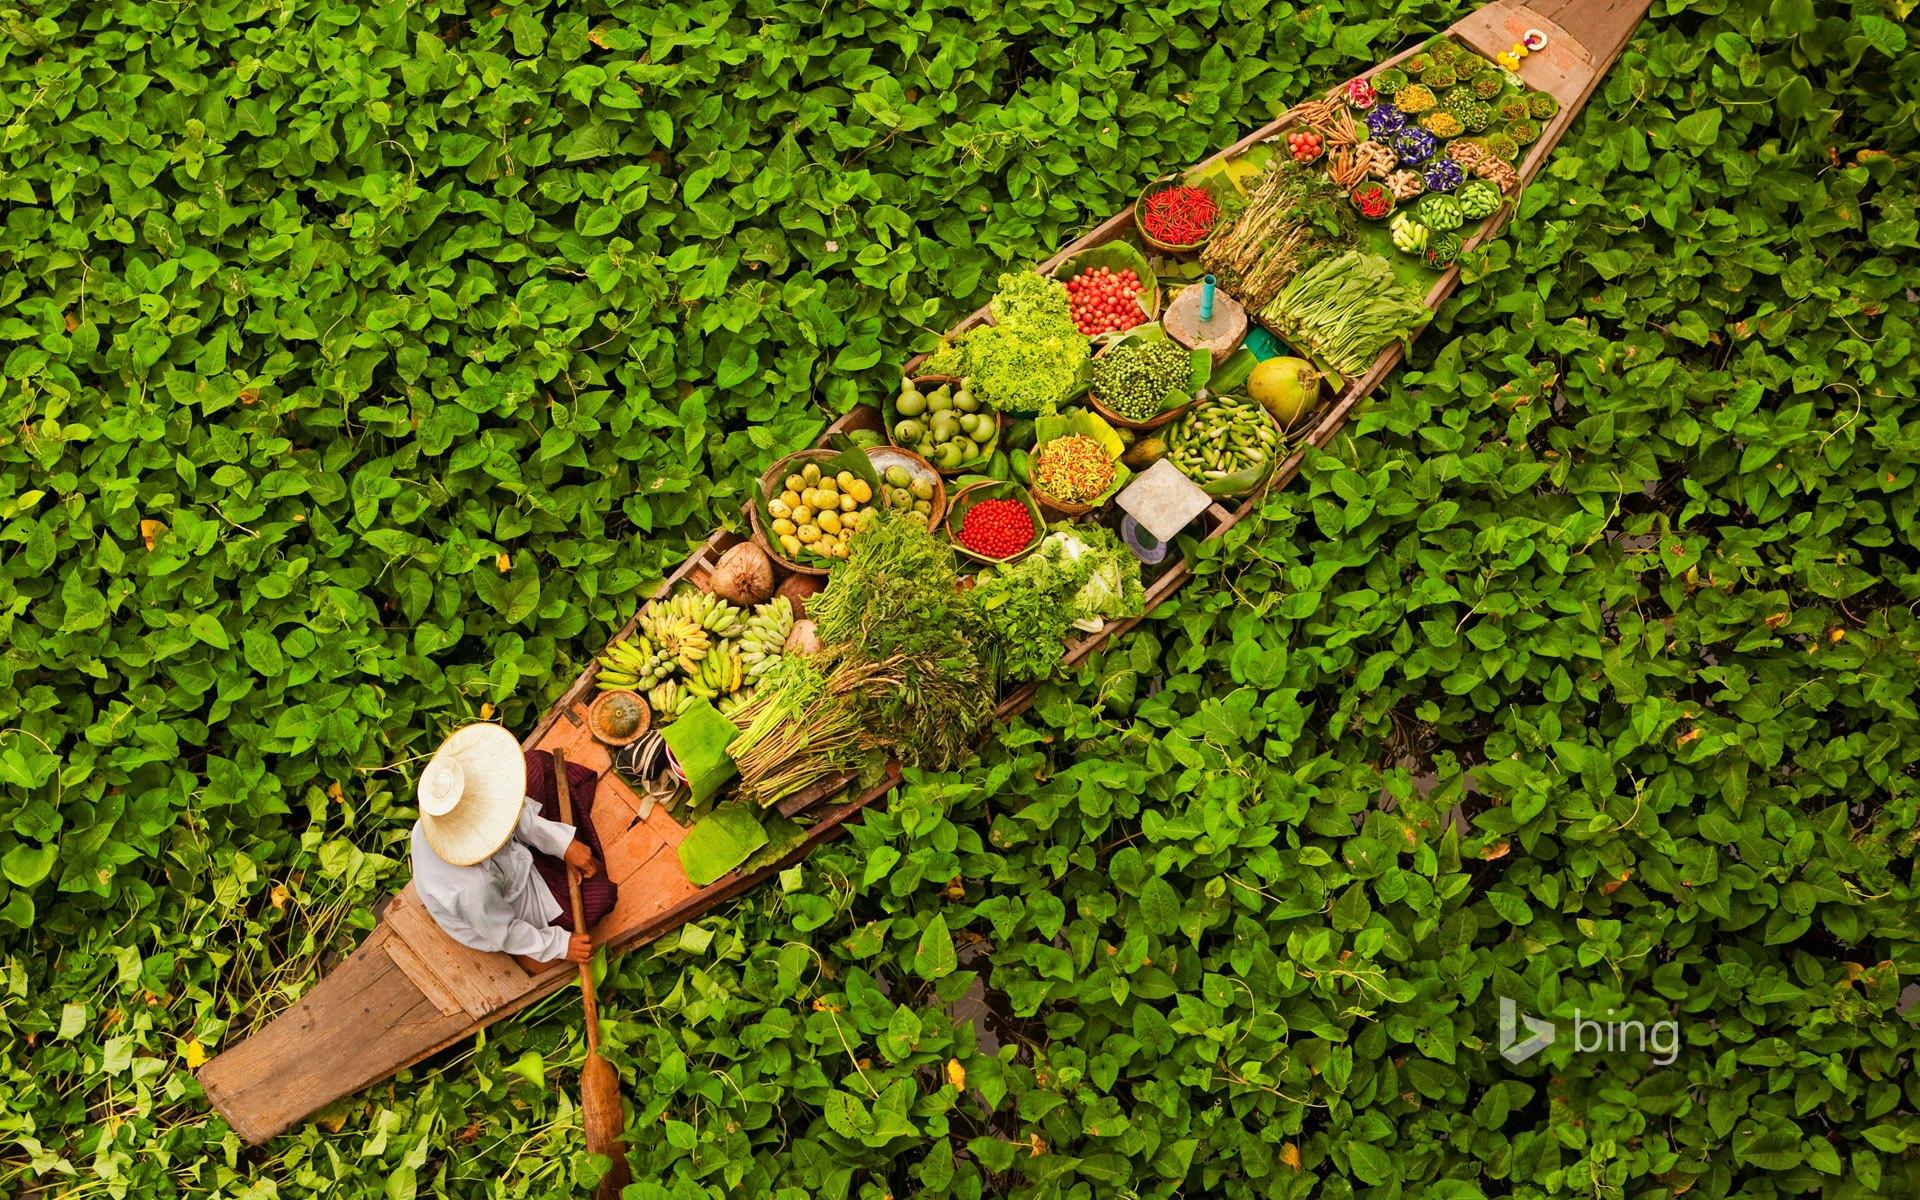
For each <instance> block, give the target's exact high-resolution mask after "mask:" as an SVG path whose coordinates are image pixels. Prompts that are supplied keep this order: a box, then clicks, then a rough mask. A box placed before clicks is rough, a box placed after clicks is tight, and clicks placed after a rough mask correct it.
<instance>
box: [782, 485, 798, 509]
mask: <svg viewBox="0 0 1920 1200" xmlns="http://www.w3.org/2000/svg"><path fill="white" fill-rule="evenodd" d="M780 501H781V503H783V504H785V505H786V506H787V507H788V508H798V507H800V493H799V491H797V490H796V489H794V488H788V489H787V490H786V491H784V492H781V493H780Z"/></svg>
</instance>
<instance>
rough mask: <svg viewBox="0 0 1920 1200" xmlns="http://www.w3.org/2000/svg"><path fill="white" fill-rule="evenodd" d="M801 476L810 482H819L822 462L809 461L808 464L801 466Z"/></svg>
mask: <svg viewBox="0 0 1920 1200" xmlns="http://www.w3.org/2000/svg"><path fill="white" fill-rule="evenodd" d="M800 478H802V479H804V480H806V481H807V482H808V483H819V482H820V464H819V463H808V464H807V465H806V466H804V467H801V468H800Z"/></svg>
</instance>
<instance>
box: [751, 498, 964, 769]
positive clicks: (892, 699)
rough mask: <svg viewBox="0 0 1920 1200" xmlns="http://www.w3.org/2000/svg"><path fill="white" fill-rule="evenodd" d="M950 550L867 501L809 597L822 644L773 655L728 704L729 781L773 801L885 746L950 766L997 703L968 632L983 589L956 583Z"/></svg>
mask: <svg viewBox="0 0 1920 1200" xmlns="http://www.w3.org/2000/svg"><path fill="white" fill-rule="evenodd" d="M958 580H959V572H958V570H957V568H956V564H955V562H954V558H953V550H952V548H951V547H949V546H948V545H947V544H946V543H944V542H940V541H937V540H935V538H934V536H933V534H932V532H931V531H930V530H929V529H928V528H927V527H926V525H924V524H922V523H920V522H917V521H912V520H908V519H906V518H904V517H902V516H901V515H899V514H897V513H894V512H891V511H882V510H876V512H875V515H874V517H873V518H872V519H871V520H869V521H868V522H866V523H864V524H862V526H861V528H860V533H859V536H858V537H855V538H854V539H853V540H852V541H851V542H850V543H849V545H848V553H847V558H846V560H845V561H844V562H842V563H841V564H840V565H839V566H838V567H836V568H835V569H834V572H833V576H832V578H831V580H830V581H829V582H828V584H827V586H826V589H825V590H824V591H822V592H821V593H820V594H819V595H817V596H815V597H813V598H812V599H811V600H809V601H808V602H807V611H808V613H809V615H810V616H811V618H812V620H813V622H814V631H815V635H816V636H817V637H818V638H819V640H820V642H821V644H822V646H823V649H822V650H821V651H820V653H818V654H816V655H811V656H807V657H805V658H802V657H801V656H798V655H786V656H783V657H782V659H781V660H780V662H779V663H778V664H776V665H775V666H774V667H773V668H771V669H770V670H769V671H768V672H767V673H766V675H765V676H764V677H763V678H762V679H761V680H760V684H759V687H758V688H757V689H756V691H755V692H754V698H753V701H752V702H751V703H750V704H748V705H746V706H745V707H744V708H742V709H741V710H740V711H739V712H737V713H735V714H734V718H733V719H734V722H735V723H736V724H738V725H739V726H740V727H741V732H740V734H739V736H738V737H736V738H735V739H734V740H733V742H732V743H731V744H730V745H729V746H728V747H727V753H728V755H729V756H730V757H731V758H732V759H733V761H734V764H735V765H736V766H737V767H738V768H739V771H740V781H739V786H738V790H739V795H740V797H741V798H742V799H744V800H747V801H749V802H751V803H754V804H758V805H760V806H762V807H770V806H772V805H774V804H777V803H779V802H780V801H782V800H784V799H786V798H787V797H789V796H792V795H795V794H796V793H799V792H801V791H803V790H805V789H806V788H808V787H811V786H813V785H814V784H816V783H819V782H820V781H821V780H823V779H827V778H829V777H832V776H835V775H839V774H844V773H849V772H858V773H861V774H863V775H866V774H871V773H873V772H874V771H876V770H877V769H878V768H879V766H880V765H881V763H882V762H883V761H884V758H885V756H886V755H887V754H889V753H890V754H892V755H893V756H895V757H897V758H898V759H899V760H900V761H901V762H903V763H905V764H906V765H908V766H912V767H924V768H927V769H930V770H947V769H950V768H952V767H955V766H957V765H959V764H960V763H961V762H962V761H963V760H964V759H965V758H966V757H967V755H968V754H970V753H971V752H972V750H973V739H974V734H975V732H976V731H977V730H978V729H979V728H980V727H981V726H982V725H984V724H985V723H986V721H987V719H988V718H989V717H990V716H991V715H992V712H993V694H994V693H993V677H992V671H991V669H990V668H989V666H988V665H987V664H988V658H987V656H986V655H985V654H984V653H983V651H982V648H981V647H979V646H977V645H976V643H975V639H976V638H977V637H979V636H982V635H981V634H979V633H978V632H977V631H979V630H982V629H984V628H986V624H985V622H984V621H983V619H982V617H981V614H980V610H979V602H978V601H977V600H976V599H975V598H974V597H973V596H972V595H971V594H970V593H968V592H963V591H960V590H959V589H958V587H957V583H958Z"/></svg>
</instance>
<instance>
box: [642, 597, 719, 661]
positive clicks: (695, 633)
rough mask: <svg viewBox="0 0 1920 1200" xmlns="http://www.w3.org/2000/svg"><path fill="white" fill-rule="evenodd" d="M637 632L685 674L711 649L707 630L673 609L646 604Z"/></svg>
mask: <svg viewBox="0 0 1920 1200" xmlns="http://www.w3.org/2000/svg"><path fill="white" fill-rule="evenodd" d="M640 632H641V633H642V634H643V635H645V636H646V637H647V638H648V639H649V640H650V642H651V644H652V645H653V646H654V647H655V648H656V649H658V650H660V651H661V652H663V653H665V654H666V655H668V656H669V657H670V658H671V659H672V660H673V661H674V663H675V665H677V666H678V667H679V668H680V669H681V670H682V671H685V672H687V673H688V674H691V673H692V672H693V671H695V670H697V669H698V668H699V665H700V660H701V659H703V658H705V657H706V656H707V651H708V650H709V649H711V648H712V645H713V637H712V635H711V634H710V633H709V632H708V631H707V629H706V628H705V627H704V626H702V625H701V624H700V622H699V621H697V620H695V619H694V618H692V617H690V616H687V615H686V614H685V613H683V612H681V611H679V610H678V608H677V607H676V606H673V605H653V604H649V605H648V606H647V607H646V608H645V609H643V610H641V613H640Z"/></svg>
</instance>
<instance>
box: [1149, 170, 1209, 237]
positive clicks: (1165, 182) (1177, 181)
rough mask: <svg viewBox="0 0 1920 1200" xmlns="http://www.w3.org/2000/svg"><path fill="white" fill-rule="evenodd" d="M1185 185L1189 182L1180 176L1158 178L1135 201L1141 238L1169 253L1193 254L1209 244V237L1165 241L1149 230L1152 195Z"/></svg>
mask: <svg viewBox="0 0 1920 1200" xmlns="http://www.w3.org/2000/svg"><path fill="white" fill-rule="evenodd" d="M1185 186H1187V184H1186V183H1184V182H1183V181H1182V179H1181V177H1180V176H1178V175H1169V176H1166V177H1165V178H1162V179H1156V180H1154V181H1153V182H1152V183H1150V184H1148V185H1147V186H1146V189H1145V190H1144V191H1142V192H1141V193H1140V196H1139V198H1138V199H1136V200H1135V201H1134V202H1133V226H1134V228H1135V229H1137V230H1139V231H1140V240H1141V241H1143V242H1145V243H1146V244H1147V245H1149V246H1152V247H1153V248H1154V249H1155V250H1160V251H1164V252H1166V253H1168V254H1191V253H1193V252H1194V251H1195V250H1198V249H1199V248H1200V247H1202V246H1204V245H1206V244H1207V239H1206V238H1204V237H1203V238H1201V239H1200V240H1199V241H1197V242H1193V243H1191V244H1190V245H1180V244H1178V243H1175V242H1163V241H1161V240H1160V239H1159V238H1156V237H1154V236H1153V235H1152V234H1150V233H1148V232H1147V223H1146V221H1145V219H1144V218H1145V217H1146V210H1147V200H1148V199H1149V198H1151V197H1152V196H1155V195H1157V194H1159V193H1160V192H1164V191H1166V190H1167V189H1168V188H1176V187H1185ZM1196 186H1198V185H1196ZM1219 220H1220V219H1219V217H1218V216H1215V217H1214V224H1215V226H1216V227H1217V226H1218V224H1219ZM1207 236H1208V237H1211V236H1213V231H1212V230H1211V229H1210V230H1208V231H1207Z"/></svg>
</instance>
